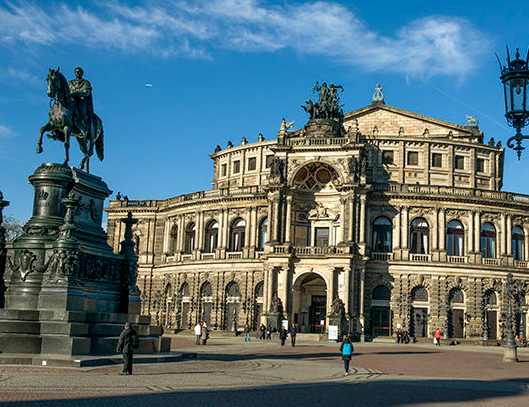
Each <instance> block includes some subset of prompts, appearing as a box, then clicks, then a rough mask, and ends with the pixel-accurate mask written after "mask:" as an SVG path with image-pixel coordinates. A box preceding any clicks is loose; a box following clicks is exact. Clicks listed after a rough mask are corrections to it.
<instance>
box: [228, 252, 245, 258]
mask: <svg viewBox="0 0 529 407" xmlns="http://www.w3.org/2000/svg"><path fill="white" fill-rule="evenodd" d="M226 258H227V259H228V260H237V259H242V252H227V253H226Z"/></svg>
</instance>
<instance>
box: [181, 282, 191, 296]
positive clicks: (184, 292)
mask: <svg viewBox="0 0 529 407" xmlns="http://www.w3.org/2000/svg"><path fill="white" fill-rule="evenodd" d="M180 295H182V297H189V284H187V283H184V284H182V286H181V287H180Z"/></svg>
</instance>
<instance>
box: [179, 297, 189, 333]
mask: <svg viewBox="0 0 529 407" xmlns="http://www.w3.org/2000/svg"><path fill="white" fill-rule="evenodd" d="M188 317H189V303H188V302H183V303H182V315H181V318H180V329H187V319H188Z"/></svg>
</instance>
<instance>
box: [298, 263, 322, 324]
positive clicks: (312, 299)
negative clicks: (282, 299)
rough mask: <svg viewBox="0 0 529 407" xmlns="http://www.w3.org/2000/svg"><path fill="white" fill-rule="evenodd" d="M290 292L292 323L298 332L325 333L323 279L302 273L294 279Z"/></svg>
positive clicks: (312, 274) (310, 273)
mask: <svg viewBox="0 0 529 407" xmlns="http://www.w3.org/2000/svg"><path fill="white" fill-rule="evenodd" d="M292 291H293V301H292V303H293V307H292V310H293V314H292V315H293V321H292V322H294V323H295V324H297V325H298V327H299V329H300V332H303V333H304V332H309V333H321V332H325V329H326V326H325V325H326V317H327V313H328V312H327V295H328V293H327V291H328V290H327V282H326V281H325V279H324V277H323V276H321V275H320V274H318V273H314V272H309V273H304V274H302V275H300V276H299V277H298V278H297V279H296V281H295V282H294V284H293V287H292Z"/></svg>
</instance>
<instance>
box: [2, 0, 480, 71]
mask: <svg viewBox="0 0 529 407" xmlns="http://www.w3.org/2000/svg"><path fill="white" fill-rule="evenodd" d="M58 21H59V22H60V24H57V22H58ZM367 24H368V22H365V21H362V20H360V19H359V18H358V17H356V16H355V14H354V13H353V12H352V11H351V10H349V9H348V8H346V7H345V6H343V5H341V4H338V3H333V2H321V1H317V2H305V3H297V4H293V5H289V4H284V5H271V4H268V3H266V2H260V1H257V0H209V1H204V0H200V1H191V0H187V1H186V0H181V1H167V2H166V3H164V5H163V6H160V5H154V3H152V2H148V1H146V2H144V3H142V4H141V5H138V6H128V5H126V4H125V3H120V2H117V1H111V2H110V3H105V4H103V3H101V4H100V5H99V6H97V7H96V6H94V7H91V8H83V7H81V6H78V7H72V6H69V5H67V4H66V3H60V4H57V5H54V6H50V7H49V8H47V9H45V8H43V7H41V6H38V5H36V4H31V3H29V4H28V3H10V4H8V5H5V6H0V46H14V45H25V46H27V47H35V46H39V47H42V46H50V47H51V46H56V45H67V44H74V43H75V44H83V45H84V46H88V47H94V48H101V49H107V50H120V51H122V52H125V53H150V54H153V55H156V56H161V57H173V56H182V57H187V58H211V57H213V55H214V53H215V51H216V50H219V49H228V50H232V51H235V52H274V51H277V50H280V49H292V50H294V51H296V52H298V53H300V54H310V55H320V56H324V57H331V58H333V59H334V60H336V61H338V62H340V63H345V64H349V65H351V66H355V67H359V68H361V69H364V70H368V71H386V72H387V71H390V72H400V73H404V74H406V75H407V76H421V77H428V76H433V75H454V76H460V77H462V76H464V75H465V74H467V73H469V72H470V71H471V70H472V69H473V68H474V67H475V66H474V65H475V63H476V60H477V58H478V57H479V56H480V55H481V53H483V52H485V51H486V49H487V47H488V44H487V43H486V41H484V40H483V38H484V36H483V35H481V33H480V32H479V31H478V30H477V29H476V28H475V27H473V26H472V24H471V23H470V22H469V21H467V20H464V19H460V18H457V17H453V16H429V17H424V18H421V19H419V20H415V21H411V22H409V23H408V24H407V25H406V26H403V27H402V28H401V29H400V30H398V31H397V32H396V33H395V35H394V36H391V37H390V36H382V35H380V34H378V33H377V32H376V31H374V30H371V29H369V27H368V25H367Z"/></svg>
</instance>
